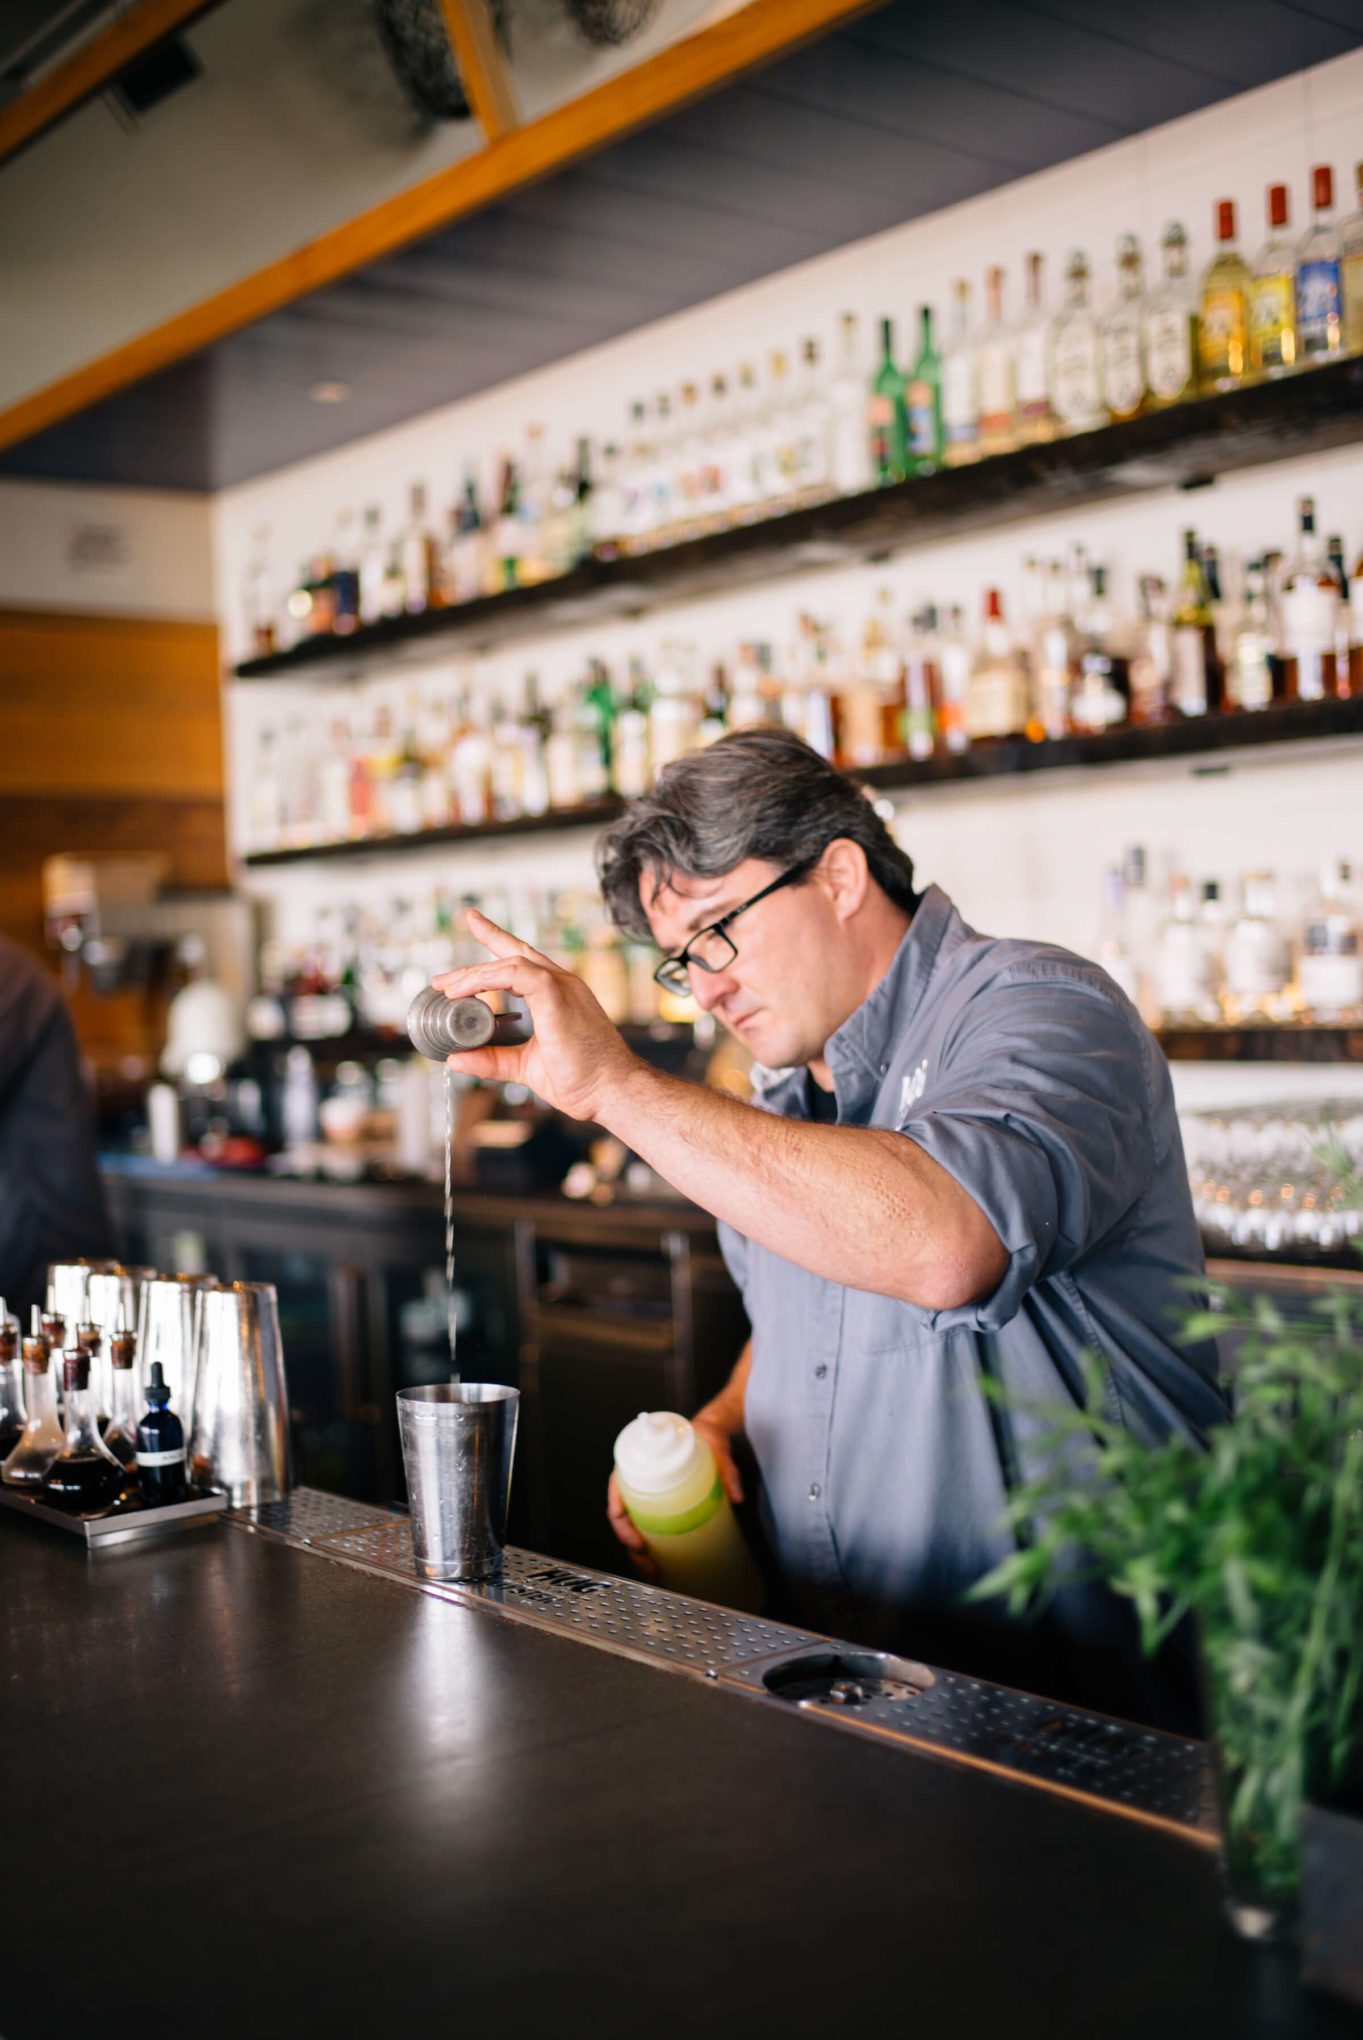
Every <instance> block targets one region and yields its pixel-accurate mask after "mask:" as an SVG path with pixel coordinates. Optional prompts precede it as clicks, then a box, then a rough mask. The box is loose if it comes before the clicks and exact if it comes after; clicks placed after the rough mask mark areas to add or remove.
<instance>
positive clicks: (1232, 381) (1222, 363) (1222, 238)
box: [1198, 198, 1252, 390]
mask: <svg viewBox="0 0 1363 2040" xmlns="http://www.w3.org/2000/svg"><path fill="white" fill-rule="evenodd" d="M1214 218H1215V226H1216V253H1215V254H1214V255H1213V257H1212V259H1211V261H1210V262H1209V263H1208V265H1207V268H1206V271H1205V272H1204V274H1203V278H1202V303H1201V315H1200V318H1199V321H1198V368H1199V373H1200V380H1201V382H1202V386H1203V388H1204V389H1209V390H1233V389H1235V388H1236V387H1237V386H1238V385H1239V384H1240V383H1241V382H1243V380H1244V377H1245V371H1246V370H1247V368H1248V367H1249V293H1250V285H1251V281H1252V279H1251V277H1250V273H1249V269H1248V267H1247V266H1246V264H1245V261H1244V258H1243V256H1242V255H1241V254H1240V251H1239V249H1238V248H1237V247H1236V245H1235V201H1234V199H1230V198H1223V199H1220V200H1218V202H1217V206H1216V212H1215V215H1214Z"/></svg>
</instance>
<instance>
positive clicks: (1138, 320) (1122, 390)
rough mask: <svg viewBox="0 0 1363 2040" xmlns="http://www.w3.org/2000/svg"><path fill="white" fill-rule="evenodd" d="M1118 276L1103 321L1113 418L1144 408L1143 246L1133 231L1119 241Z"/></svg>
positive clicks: (1105, 376)
mask: <svg viewBox="0 0 1363 2040" xmlns="http://www.w3.org/2000/svg"><path fill="white" fill-rule="evenodd" d="M1117 278H1118V292H1117V302H1116V304H1115V305H1114V307H1113V309H1112V310H1111V311H1110V312H1109V313H1108V315H1107V317H1106V319H1104V321H1103V331H1102V363H1103V402H1104V403H1105V404H1106V405H1107V408H1108V411H1109V413H1110V414H1111V416H1112V417H1113V418H1116V419H1122V418H1134V417H1135V416H1136V415H1137V413H1138V412H1139V411H1141V410H1143V409H1144V408H1145V351H1144V348H1143V347H1142V345H1141V328H1142V324H1143V319H1142V310H1143V307H1142V304H1141V295H1142V288H1143V284H1142V276H1141V249H1140V243H1139V241H1137V239H1136V237H1135V235H1134V234H1124V235H1123V236H1122V238H1121V240H1120V241H1119V242H1118V243H1117Z"/></svg>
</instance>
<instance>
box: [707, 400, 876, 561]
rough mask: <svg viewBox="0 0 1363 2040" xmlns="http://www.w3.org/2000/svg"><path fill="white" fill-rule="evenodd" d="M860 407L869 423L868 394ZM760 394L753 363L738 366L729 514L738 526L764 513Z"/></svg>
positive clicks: (730, 460) (860, 401)
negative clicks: (759, 466)
mask: <svg viewBox="0 0 1363 2040" xmlns="http://www.w3.org/2000/svg"><path fill="white" fill-rule="evenodd" d="M857 407H858V411H859V413H860V414H861V418H862V424H863V426H864V423H865V400H864V392H862V391H858V393H857ZM761 410H762V407H761V404H760V403H759V401H758V395H757V371H756V369H755V368H754V367H753V365H752V363H751V362H750V361H743V362H740V363H739V366H738V392H737V395H736V397H735V399H734V410H733V430H732V434H731V439H730V459H729V484H728V515H729V521H730V522H731V523H734V524H749V523H751V522H752V520H753V518H755V517H757V516H759V515H760V514H761V506H760V501H759V498H758V494H757V460H756V447H757V430H758V425H759V422H760V418H761Z"/></svg>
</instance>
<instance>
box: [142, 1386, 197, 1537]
mask: <svg viewBox="0 0 1363 2040" xmlns="http://www.w3.org/2000/svg"><path fill="white" fill-rule="evenodd" d="M137 1477H138V1482H139V1485H140V1487H141V1490H142V1500H143V1502H144V1503H145V1504H146V1505H147V1507H148V1508H153V1509H154V1508H157V1507H159V1506H161V1505H163V1504H165V1503H168V1502H182V1501H183V1500H184V1499H185V1495H186V1492H187V1486H186V1480H185V1434H184V1429H183V1426H182V1425H181V1423H180V1419H179V1418H178V1417H177V1416H176V1414H175V1412H174V1410H173V1409H171V1408H170V1390H169V1389H168V1388H167V1387H166V1378H165V1375H164V1374H163V1373H162V1371H161V1363H160V1361H159V1360H153V1361H152V1364H151V1380H150V1381H149V1382H148V1383H147V1408H146V1410H145V1412H144V1413H143V1416H142V1420H141V1422H140V1423H139V1424H138V1426H137Z"/></svg>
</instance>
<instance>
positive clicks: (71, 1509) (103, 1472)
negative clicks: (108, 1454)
mask: <svg viewBox="0 0 1363 2040" xmlns="http://www.w3.org/2000/svg"><path fill="white" fill-rule="evenodd" d="M122 1486H123V1469H122V1467H121V1466H119V1465H118V1464H117V1462H116V1461H113V1460H109V1459H106V1458H105V1457H104V1455H103V1453H102V1452H73V1453H71V1454H69V1455H68V1454H67V1453H65V1452H61V1453H58V1455H57V1457H56V1458H55V1459H54V1460H53V1462H52V1465H51V1466H50V1468H49V1469H48V1474H47V1478H46V1480H45V1481H44V1482H43V1484H42V1487H41V1489H40V1490H39V1493H38V1499H39V1501H41V1502H46V1503H47V1505H48V1507H49V1508H52V1509H63V1510H65V1511H66V1513H67V1514H68V1515H70V1516H107V1515H108V1513H109V1511H110V1509H112V1507H113V1505H114V1503H115V1502H116V1501H117V1500H118V1496H119V1491H120V1489H121V1488H122Z"/></svg>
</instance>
